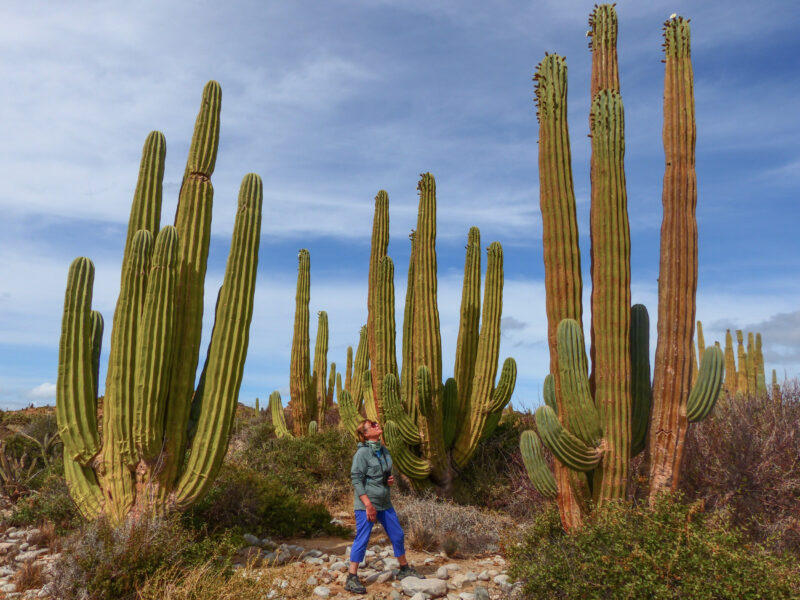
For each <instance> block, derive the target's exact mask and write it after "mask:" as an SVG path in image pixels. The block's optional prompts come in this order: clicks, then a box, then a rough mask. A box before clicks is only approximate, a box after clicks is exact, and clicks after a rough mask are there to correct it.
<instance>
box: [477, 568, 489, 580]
mask: <svg viewBox="0 0 800 600" xmlns="http://www.w3.org/2000/svg"><path fill="white" fill-rule="evenodd" d="M478 579H480V580H481V581H489V571H486V570H483V571H481V572H480V573H478Z"/></svg>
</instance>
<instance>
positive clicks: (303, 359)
mask: <svg viewBox="0 0 800 600" xmlns="http://www.w3.org/2000/svg"><path fill="white" fill-rule="evenodd" d="M297 262H298V266H297V292H296V294H295V312H294V333H293V334H292V352H291V364H290V375H289V391H290V396H291V399H292V417H293V419H294V426H293V432H292V433H294V435H295V436H297V437H301V436H303V435H304V434H305V433H306V431H307V430H308V422H309V421H310V420H311V415H310V414H309V406H308V405H309V402H308V399H309V394H310V393H313V389H311V388H310V384H311V368H310V364H309V363H310V357H309V343H310V339H309V333H308V304H309V302H310V300H311V292H310V287H311V273H310V259H309V255H308V250H306V249H305V248H303V249H301V250H300V253H299V254H298V257H297Z"/></svg>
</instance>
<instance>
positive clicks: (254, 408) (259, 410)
mask: <svg viewBox="0 0 800 600" xmlns="http://www.w3.org/2000/svg"><path fill="white" fill-rule="evenodd" d="M253 410H255V411H256V414H258V413H260V412H261V409H260V408H259V406H258V396H256V405H255V406H254V407H253Z"/></svg>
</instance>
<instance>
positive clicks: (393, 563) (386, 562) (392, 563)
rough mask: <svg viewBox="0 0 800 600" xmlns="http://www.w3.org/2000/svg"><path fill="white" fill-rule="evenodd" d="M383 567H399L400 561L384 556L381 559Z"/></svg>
mask: <svg viewBox="0 0 800 600" xmlns="http://www.w3.org/2000/svg"><path fill="white" fill-rule="evenodd" d="M383 568H384V569H399V568H400V561H399V560H397V559H396V558H384V559H383Z"/></svg>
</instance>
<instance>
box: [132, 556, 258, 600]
mask: <svg viewBox="0 0 800 600" xmlns="http://www.w3.org/2000/svg"><path fill="white" fill-rule="evenodd" d="M257 575H260V574H257V573H256V572H255V571H254V570H253V569H251V568H245V569H239V570H238V571H236V572H234V573H233V574H232V575H227V574H226V573H224V572H222V571H220V569H219V567H217V566H215V565H213V564H212V563H205V564H202V565H199V566H196V567H194V568H192V569H189V570H185V569H180V568H178V567H168V568H165V569H163V570H160V571H158V572H157V573H156V574H154V575H153V576H152V577H149V578H148V579H147V580H146V581H145V582H144V584H143V585H142V586H141V588H140V589H139V590H138V595H137V598H138V600H250V599H252V600H256V599H258V600H263V598H264V595H265V589H266V587H267V586H268V585H269V583H270V581H269V579H268V578H267V577H266V576H257Z"/></svg>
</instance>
